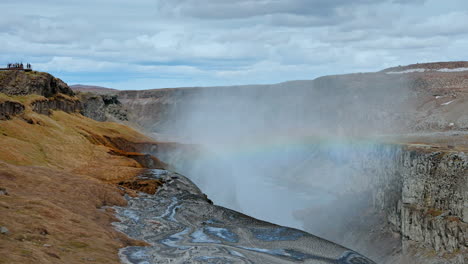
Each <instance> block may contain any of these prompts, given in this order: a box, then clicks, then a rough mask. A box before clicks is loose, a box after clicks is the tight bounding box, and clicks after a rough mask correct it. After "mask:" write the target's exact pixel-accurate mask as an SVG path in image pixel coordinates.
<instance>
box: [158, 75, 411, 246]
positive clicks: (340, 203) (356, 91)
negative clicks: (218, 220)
mask: <svg viewBox="0 0 468 264" xmlns="http://www.w3.org/2000/svg"><path fill="white" fill-rule="evenodd" d="M413 95H414V93H413V92H412V90H411V87H409V85H408V81H407V80H406V79H405V77H404V76H388V75H386V74H374V75H367V74H354V75H345V76H331V77H322V78H319V79H316V80H314V81H295V82H287V83H281V84H277V85H266V86H233V87H210V88H187V91H186V94H185V95H180V94H179V95H178V96H179V99H178V101H177V104H173V105H172V108H171V109H170V111H169V113H170V114H169V115H168V121H167V122H165V123H164V124H165V125H164V126H159V127H158V128H157V130H156V131H155V132H157V133H159V134H165V135H170V136H171V137H173V138H177V141H179V142H183V143H190V144H193V145H192V146H195V147H193V151H173V152H171V153H166V154H165V155H164V156H162V159H163V160H164V161H166V162H168V163H169V164H171V165H173V166H174V167H175V168H176V170H178V172H180V173H182V174H184V175H186V176H188V177H189V178H190V179H192V180H193V181H194V182H195V183H196V184H197V185H198V186H199V187H200V188H201V189H202V190H203V191H204V192H205V193H206V194H207V195H208V197H209V198H211V199H212V200H213V201H214V203H215V204H218V205H222V206H225V207H228V208H232V209H235V210H239V211H241V212H243V213H245V214H248V215H250V216H253V217H255V218H259V219H262V220H266V221H269V222H273V223H276V224H280V225H285V226H290V227H295V228H299V229H304V230H306V231H309V232H311V233H314V234H316V235H320V236H322V237H324V238H327V239H330V240H334V241H336V240H339V238H338V236H339V235H340V234H337V232H341V231H338V230H342V229H343V227H345V228H346V227H349V228H353V227H352V221H353V218H354V217H355V216H356V215H357V214H362V212H363V211H365V210H366V208H368V206H369V203H370V194H369V193H368V191H369V190H368V186H369V185H370V182H372V179H369V178H368V177H369V175H370V174H369V173H367V174H364V173H363V170H372V169H375V168H373V166H381V165H382V164H385V165H386V166H391V163H392V160H390V159H389V158H388V155H380V153H381V152H382V150H381V148H378V147H377V146H379V145H380V144H381V143H380V142H379V139H378V137H377V136H378V135H381V134H386V133H394V132H396V131H401V130H402V129H403V128H404V127H405V126H407V124H406V123H405V122H408V121H407V120H405V119H404V118H402V117H404V116H406V115H407V114H408V113H407V111H409V109H408V108H407V105H406V104H407V103H408V101H409V100H411V98H412V96H413ZM181 98H182V99H181ZM369 160H378V162H370V161H369ZM337 242H340V241H337ZM348 246H349V245H348Z"/></svg>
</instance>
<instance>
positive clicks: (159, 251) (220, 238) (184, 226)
mask: <svg viewBox="0 0 468 264" xmlns="http://www.w3.org/2000/svg"><path fill="white" fill-rule="evenodd" d="M140 177H142V178H154V179H159V180H161V181H163V182H165V184H164V185H163V186H162V187H160V189H159V190H158V191H157V193H156V194H155V195H150V194H146V193H140V195H139V196H138V197H129V196H127V197H126V199H127V200H128V206H126V207H115V210H116V213H117V217H118V218H119V220H120V222H116V223H114V225H115V227H116V228H117V229H118V230H119V231H121V232H123V233H125V234H127V235H128V236H130V237H131V238H134V239H138V240H142V241H145V242H146V243H148V244H149V246H146V247H126V248H123V249H121V250H120V252H119V255H120V258H121V260H122V262H123V263H126V264H151V263H298V262H300V263H317V264H318V263H324V264H325V263H335V264H347V263H349V264H351V263H352V264H370V263H374V262H372V261H371V260H369V259H367V258H365V257H363V256H362V255H360V254H358V253H356V252H354V251H352V250H349V249H346V248H344V247H342V246H339V245H337V244H334V243H332V242H329V241H326V240H324V239H321V238H318V237H316V236H313V235H311V234H309V233H306V232H303V231H300V230H297V229H292V228H288V227H282V226H278V225H274V224H271V223H268V222H264V221H260V220H257V219H254V218H252V217H249V216H247V215H244V214H241V213H239V212H236V211H233V210H230V209H227V208H224V207H220V206H216V205H213V203H212V202H211V201H210V200H209V199H208V198H207V197H206V195H205V194H203V192H202V191H201V190H200V189H199V188H198V187H197V186H195V184H193V183H192V182H191V181H190V180H189V179H187V178H186V177H184V176H182V175H180V174H177V173H174V172H171V171H167V170H148V171H147V173H145V174H144V175H141V176H140Z"/></svg>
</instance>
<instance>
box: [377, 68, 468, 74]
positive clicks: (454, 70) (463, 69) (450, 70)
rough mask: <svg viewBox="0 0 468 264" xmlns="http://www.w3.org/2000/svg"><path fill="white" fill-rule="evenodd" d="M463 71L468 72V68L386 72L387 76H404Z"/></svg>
mask: <svg viewBox="0 0 468 264" xmlns="http://www.w3.org/2000/svg"><path fill="white" fill-rule="evenodd" d="M463 71H468V68H466V67H465V68H453V69H448V68H443V69H437V70H433V69H424V68H417V69H408V70H404V71H391V72H386V74H404V73H412V72H463Z"/></svg>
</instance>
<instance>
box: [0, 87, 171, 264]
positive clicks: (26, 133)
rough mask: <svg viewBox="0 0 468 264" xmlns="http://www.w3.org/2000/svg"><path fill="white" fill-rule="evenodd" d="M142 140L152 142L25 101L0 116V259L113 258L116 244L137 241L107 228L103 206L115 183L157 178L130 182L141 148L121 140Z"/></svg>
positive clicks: (111, 200) (108, 215)
mask: <svg viewBox="0 0 468 264" xmlns="http://www.w3.org/2000/svg"><path fill="white" fill-rule="evenodd" d="M2 97H3V98H5V96H4V95H3V96H2ZM7 99H8V100H14V101H21V102H28V101H30V100H28V99H25V98H14V99H13V98H7ZM114 141H115V142H117V143H114ZM122 142H124V143H125V144H124V143H122ZM145 142H150V143H151V144H154V142H151V140H150V139H149V138H147V137H145V136H144V135H142V134H140V133H138V132H136V131H135V130H133V129H131V128H128V127H126V126H124V125H120V124H116V123H109V122H97V121H94V120H91V119H88V118H85V117H83V116H81V115H79V114H67V113H65V112H61V111H52V114H51V115H50V116H47V115H41V114H38V113H35V112H33V111H31V107H30V106H28V105H26V110H25V112H24V113H23V114H22V115H21V116H16V117H14V118H13V119H11V120H8V121H0V188H4V189H6V191H7V192H8V194H7V195H2V194H0V226H3V227H6V228H8V230H9V232H8V233H6V234H0V263H2V264H3V263H5V264H10V263H120V262H119V259H118V255H117V252H118V249H119V248H121V247H123V246H127V245H132V244H139V243H140V242H138V241H132V240H130V239H128V238H126V237H125V236H123V235H122V234H120V233H118V232H116V231H114V229H113V228H112V226H111V225H110V223H111V222H112V221H116V219H114V217H113V214H112V210H110V209H103V208H102V207H103V206H109V205H124V204H125V200H124V199H123V197H122V194H123V193H124V192H125V188H122V187H128V188H132V187H133V188H142V189H143V190H150V191H154V189H155V188H156V187H157V186H158V185H159V184H160V183H147V182H145V183H138V184H135V183H132V179H133V178H134V177H135V175H137V174H139V173H141V171H142V169H144V166H143V165H142V164H141V162H138V158H135V156H137V157H139V156H144V155H143V154H140V153H133V152H127V150H126V149H124V148H123V147H125V145H128V146H129V148H130V149H131V146H132V144H144V143H145ZM122 146H123V147H122ZM151 159H152V161H153V162H154V163H158V162H159V161H158V160H157V159H156V158H154V157H151ZM163 165H164V164H162V163H160V162H159V164H157V166H163ZM118 183H120V189H119V188H118V185H117V184H118ZM126 191H127V193H130V194H132V191H131V190H128V189H127V190H126Z"/></svg>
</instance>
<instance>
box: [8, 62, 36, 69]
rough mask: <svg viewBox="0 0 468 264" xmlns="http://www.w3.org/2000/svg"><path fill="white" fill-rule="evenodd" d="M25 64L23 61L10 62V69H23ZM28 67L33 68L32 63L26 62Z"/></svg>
mask: <svg viewBox="0 0 468 264" xmlns="http://www.w3.org/2000/svg"><path fill="white" fill-rule="evenodd" d="M23 67H24V65H23V63H8V69H10V68H19V69H23ZM26 69H31V64H29V63H28V64H26Z"/></svg>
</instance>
